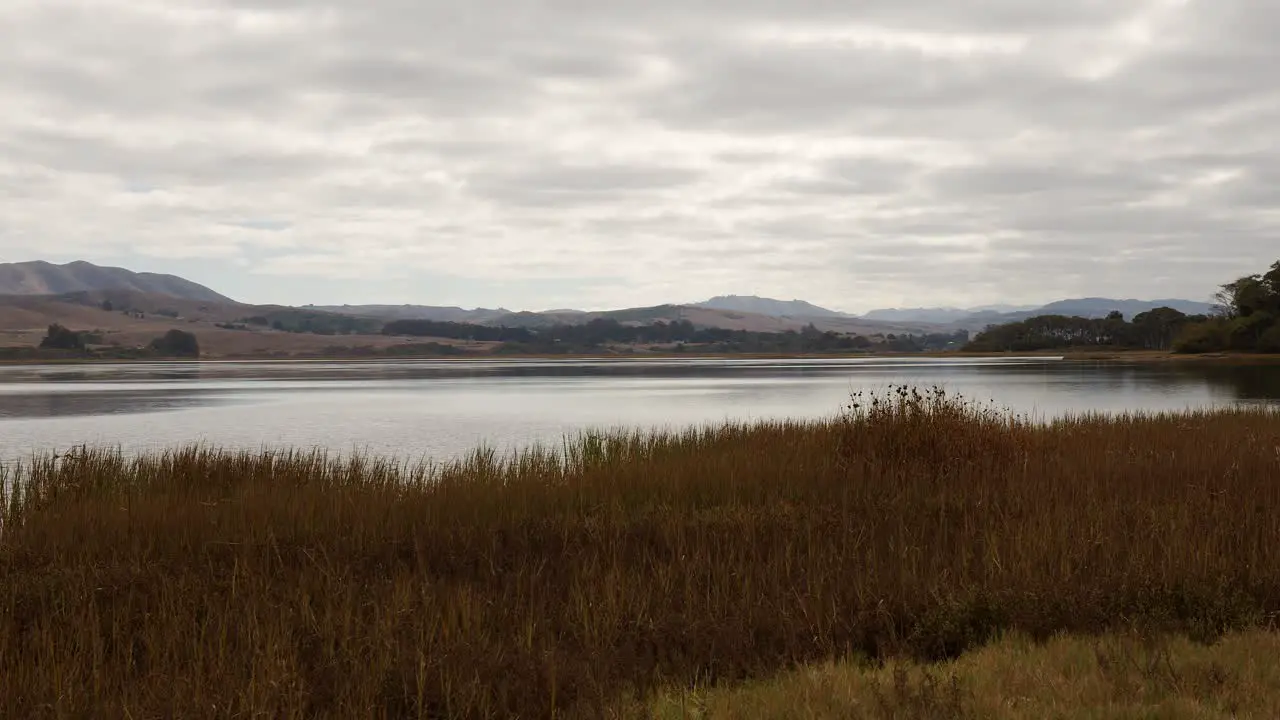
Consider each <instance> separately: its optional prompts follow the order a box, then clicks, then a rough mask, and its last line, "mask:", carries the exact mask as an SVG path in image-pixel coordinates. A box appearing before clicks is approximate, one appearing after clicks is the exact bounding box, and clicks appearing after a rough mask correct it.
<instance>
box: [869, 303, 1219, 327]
mask: <svg viewBox="0 0 1280 720" xmlns="http://www.w3.org/2000/svg"><path fill="white" fill-rule="evenodd" d="M1158 307H1171V308H1173V309H1175V310H1177V311H1179V312H1183V313H1186V314H1187V315H1207V314H1209V313H1211V312H1212V311H1213V305H1212V304H1210V303H1206V302H1197V301H1195V300H1183V299H1178V298H1163V299H1157V300H1134V299H1125V300H1120V299H1115V298H1099V297H1089V298H1072V299H1067V300H1056V301H1054V302H1051V303H1048V304H1046V305H1037V306H1009V305H994V306H986V307H975V308H903V309H899V308H889V309H882V310H872V311H870V312H868V313H866V314H864V315H862V318H864V319H866V320H875V321H880V322H899V323H913V322H914V323H935V324H939V325H947V326H951V327H957V328H964V329H968V330H981V329H983V328H985V327H986V326H988V325H999V324H1002V323H1010V322H1018V321H1020V320H1026V319H1027V318H1031V317H1035V316H1037V315H1071V316H1077V317H1085V318H1101V317H1106V316H1107V315H1108V314H1109V313H1111V312H1112V311H1119V312H1120V313H1121V314H1123V315H1124V316H1125V317H1126V318H1129V319H1132V318H1133V316H1134V315H1137V314H1139V313H1143V312H1146V311H1148V310H1153V309H1155V308H1158ZM1002 308H1003V309H1002Z"/></svg>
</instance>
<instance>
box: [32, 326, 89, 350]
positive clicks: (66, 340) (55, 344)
mask: <svg viewBox="0 0 1280 720" xmlns="http://www.w3.org/2000/svg"><path fill="white" fill-rule="evenodd" d="M84 335H85V334H84V333H81V332H77V331H75V330H70V329H68V328H65V327H63V326H61V325H59V324H57V323H54V324H52V325H50V326H49V330H48V332H46V333H45V336H44V339H43V340H41V341H40V347H41V348H42V349H44V350H83V349H84V347H85V338H84Z"/></svg>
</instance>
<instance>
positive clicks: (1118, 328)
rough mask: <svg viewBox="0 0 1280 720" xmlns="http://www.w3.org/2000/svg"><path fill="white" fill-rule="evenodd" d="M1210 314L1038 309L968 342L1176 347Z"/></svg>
mask: <svg viewBox="0 0 1280 720" xmlns="http://www.w3.org/2000/svg"><path fill="white" fill-rule="evenodd" d="M1207 319H1208V318H1207V317H1206V316H1204V315H1187V314H1185V313H1182V312H1180V311H1178V310H1175V309H1174V308H1170V307H1159V308H1155V309H1153V310H1148V311H1147V312H1144V313H1139V314H1137V315H1135V316H1134V317H1133V319H1132V320H1125V318H1124V315H1123V314H1121V313H1120V312H1118V311H1114V312H1112V313H1110V314H1109V315H1107V316H1106V317H1105V318H1085V317H1074V316H1067V315H1038V316H1036V317H1032V318H1028V319H1026V320H1022V321H1020V322H1012V323H1005V324H1003V325H993V326H991V327H988V328H987V329H986V330H984V331H982V332H980V333H978V335H977V336H976V337H974V339H973V341H972V342H970V343H969V344H968V345H966V346H965V348H964V349H965V350H966V351H969V352H1033V351H1037V350H1065V349H1068V348H1110V349H1116V350H1171V349H1173V348H1174V347H1175V345H1176V343H1177V342H1178V338H1179V337H1180V336H1181V334H1182V333H1183V332H1184V331H1185V329H1186V328H1187V327H1189V326H1191V325H1193V324H1195V323H1199V322H1203V321H1205V320H1207Z"/></svg>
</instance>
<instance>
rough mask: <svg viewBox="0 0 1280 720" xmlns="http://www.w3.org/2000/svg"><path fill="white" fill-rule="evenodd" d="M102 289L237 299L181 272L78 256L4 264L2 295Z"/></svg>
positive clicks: (222, 300) (0, 267) (0, 268)
mask: <svg viewBox="0 0 1280 720" xmlns="http://www.w3.org/2000/svg"><path fill="white" fill-rule="evenodd" d="M98 290H132V291H135V292H140V293H148V294H154V295H168V296H170V297H175V298H182V299H185V300H202V301H205V302H218V303H234V302H235V301H234V300H232V299H231V298H229V297H227V296H225V295H221V294H219V293H217V292H214V291H213V290H211V289H209V288H207V287H205V286H204V285H200V284H199V283H194V282H191V281H190V280H187V279H185V278H180V277H178V276H177V275H162V274H158V273H148V272H133V271H132V270H126V269H124V268H118V267H102V266H99V265H94V264H92V263H88V262H84V261H83V260H77V261H75V262H70V263H67V264H65V265H54V264H53V263H48V262H44V261H43V260H36V261H33V262H21V263H3V264H0V295H62V294H66V293H74V292H92V291H98Z"/></svg>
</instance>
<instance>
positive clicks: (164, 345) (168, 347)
mask: <svg viewBox="0 0 1280 720" xmlns="http://www.w3.org/2000/svg"><path fill="white" fill-rule="evenodd" d="M150 350H151V351H152V352H153V353H155V354H156V355H159V356H162V357H179V358H198V357H200V343H199V342H198V341H197V340H196V336H195V335H193V334H192V333H189V332H186V331H185V330H177V329H174V330H170V331H169V332H167V333H165V334H164V335H162V336H160V337H158V338H156V339H155V340H152V341H151V345H150Z"/></svg>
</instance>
